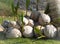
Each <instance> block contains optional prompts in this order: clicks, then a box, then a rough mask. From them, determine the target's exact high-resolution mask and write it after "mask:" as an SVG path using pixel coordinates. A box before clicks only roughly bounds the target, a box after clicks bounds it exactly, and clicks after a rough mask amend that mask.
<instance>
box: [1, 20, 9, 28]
mask: <svg viewBox="0 0 60 44" xmlns="http://www.w3.org/2000/svg"><path fill="white" fill-rule="evenodd" d="M9 24H10V21H9V20H5V21H3V23H2V26H3V27H4V28H8V27H9Z"/></svg>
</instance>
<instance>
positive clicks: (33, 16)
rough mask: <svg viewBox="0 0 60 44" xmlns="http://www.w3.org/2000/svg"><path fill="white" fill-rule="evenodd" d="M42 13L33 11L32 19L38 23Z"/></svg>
mask: <svg viewBox="0 0 60 44" xmlns="http://www.w3.org/2000/svg"><path fill="white" fill-rule="evenodd" d="M39 15H40V13H39V12H38V11H35V10H34V11H32V13H31V15H30V18H31V19H33V20H34V21H38V18H39Z"/></svg>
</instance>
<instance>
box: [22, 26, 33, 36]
mask: <svg viewBox="0 0 60 44" xmlns="http://www.w3.org/2000/svg"><path fill="white" fill-rule="evenodd" d="M23 29H24V32H23V35H24V37H33V28H32V27H31V26H24V27H23Z"/></svg>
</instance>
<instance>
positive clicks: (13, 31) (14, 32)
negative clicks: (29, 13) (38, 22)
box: [6, 27, 22, 38]
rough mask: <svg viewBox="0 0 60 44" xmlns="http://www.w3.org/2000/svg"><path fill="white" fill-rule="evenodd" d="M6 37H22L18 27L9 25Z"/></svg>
mask: <svg viewBox="0 0 60 44" xmlns="http://www.w3.org/2000/svg"><path fill="white" fill-rule="evenodd" d="M6 37H7V38H18V37H22V34H21V32H20V31H19V30H18V29H16V28H12V27H10V28H8V30H7V31H6Z"/></svg>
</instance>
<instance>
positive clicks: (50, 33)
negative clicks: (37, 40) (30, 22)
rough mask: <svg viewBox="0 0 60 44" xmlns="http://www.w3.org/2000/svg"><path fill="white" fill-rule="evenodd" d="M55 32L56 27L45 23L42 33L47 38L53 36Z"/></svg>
mask: <svg viewBox="0 0 60 44" xmlns="http://www.w3.org/2000/svg"><path fill="white" fill-rule="evenodd" d="M56 33H57V29H56V27H54V26H53V25H46V27H45V29H44V35H45V36H46V37H48V38H55V37H56Z"/></svg>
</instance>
